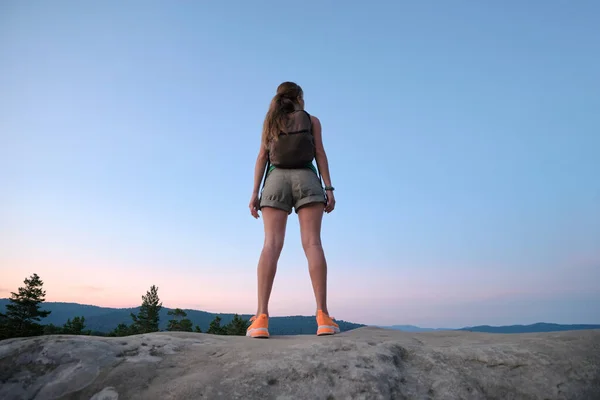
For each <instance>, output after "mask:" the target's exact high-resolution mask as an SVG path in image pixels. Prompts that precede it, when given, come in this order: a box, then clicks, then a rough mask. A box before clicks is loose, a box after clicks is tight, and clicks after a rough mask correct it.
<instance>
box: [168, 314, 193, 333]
mask: <svg viewBox="0 0 600 400" xmlns="http://www.w3.org/2000/svg"><path fill="white" fill-rule="evenodd" d="M167 314H168V315H173V316H174V317H175V318H174V319H171V320H170V321H169V326H168V327H167V330H168V331H184V332H191V331H192V321H190V320H189V319H187V318H185V317H187V313H186V312H185V311H183V310H182V309H181V308H176V309H175V310H169V312H168V313H167ZM178 318H181V319H178Z"/></svg>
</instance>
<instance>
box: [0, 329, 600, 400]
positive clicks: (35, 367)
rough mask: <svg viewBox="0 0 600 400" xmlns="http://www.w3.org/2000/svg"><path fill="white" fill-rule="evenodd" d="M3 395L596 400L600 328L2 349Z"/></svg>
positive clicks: (29, 342)
mask: <svg viewBox="0 0 600 400" xmlns="http://www.w3.org/2000/svg"><path fill="white" fill-rule="evenodd" d="M0 385H1V386H0V398H1V399H5V400H12V399H15V400H16V399H86V400H87V399H93V400H115V399H144V400H148V399H161V400H162V399H261V400H267V399H280V400H283V399H311V400H313V399H323V400H326V399H327V400H333V399H502V400H506V399H541V400H542V399H584V400H585V399H590V400H593V399H600V330H589V331H569V332H560V333H537V334H513V335H502V334H485V333H473V332H459V331H442V332H425V333H408V332H399V331H391V330H385V329H377V328H360V329H356V330H354V331H349V332H344V333H342V334H340V335H336V336H330V337H316V336H312V335H310V336H280V337H276V336H273V337H271V338H270V339H268V340H265V339H248V338H245V337H232V336H213V335H208V334H202V333H183V332H169V333H167V332H161V333H153V334H146V335H137V336H130V337H123V338H104V337H90V336H61V335H59V336H42V337H35V338H26V339H10V340H4V341H2V342H0Z"/></svg>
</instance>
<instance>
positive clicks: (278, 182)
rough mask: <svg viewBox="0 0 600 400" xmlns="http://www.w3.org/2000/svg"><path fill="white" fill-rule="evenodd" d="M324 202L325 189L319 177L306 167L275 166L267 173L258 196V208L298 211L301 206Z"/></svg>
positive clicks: (289, 211) (288, 211) (289, 212)
mask: <svg viewBox="0 0 600 400" xmlns="http://www.w3.org/2000/svg"><path fill="white" fill-rule="evenodd" d="M312 203H325V190H324V189H323V187H322V186H321V182H320V181H319V177H318V176H317V174H315V172H314V171H313V170H311V169H308V168H290V169H288V168H275V169H274V170H273V171H271V172H269V174H268V175H267V181H266V182H265V187H264V189H263V192H262V195H261V197H260V208H262V207H274V208H279V209H281V210H284V211H287V213H288V214H291V213H292V208H294V209H295V211H296V213H298V209H299V208H300V207H302V206H305V205H307V204H312Z"/></svg>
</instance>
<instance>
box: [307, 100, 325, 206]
mask: <svg viewBox="0 0 600 400" xmlns="http://www.w3.org/2000/svg"><path fill="white" fill-rule="evenodd" d="M302 111H304V112H305V113H306V115H308V123H309V124H310V128H309V129H310V134H311V135H312V136H313V139H314V137H315V136H314V135H313V129H312V119H311V116H310V114H309V113H308V112H307V111H306V110H302ZM313 145H314V146H315V155H316V154H317V145H316V144H315V143H314V140H313ZM315 165H316V167H317V176H318V177H319V183H320V184H321V187H323V179H322V178H321V171H320V170H319V163H318V162H317V160H316V158H315ZM323 192H324V193H325V202H327V192H326V191H325V190H323Z"/></svg>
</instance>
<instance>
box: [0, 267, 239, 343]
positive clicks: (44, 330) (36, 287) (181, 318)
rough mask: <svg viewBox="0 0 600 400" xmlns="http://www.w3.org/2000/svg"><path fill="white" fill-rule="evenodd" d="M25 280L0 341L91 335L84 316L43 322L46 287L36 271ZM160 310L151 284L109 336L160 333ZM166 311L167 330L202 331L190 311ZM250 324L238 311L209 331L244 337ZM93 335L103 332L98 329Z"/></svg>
mask: <svg viewBox="0 0 600 400" xmlns="http://www.w3.org/2000/svg"><path fill="white" fill-rule="evenodd" d="M23 282H24V284H25V286H23V287H19V289H18V290H17V292H16V293H15V292H11V297H10V298H9V303H8V304H7V305H6V310H5V311H6V313H5V314H3V313H0V340H2V339H8V338H13V337H29V336H40V335H55V334H68V335H92V331H90V330H89V329H86V325H85V317H84V316H75V317H74V318H73V319H71V318H69V319H67V322H65V324H64V325H63V326H56V325H54V324H42V323H41V320H42V319H44V318H46V317H47V316H48V315H50V313H51V311H48V310H43V309H42V304H43V303H44V301H45V296H46V291H45V290H44V289H43V284H44V283H43V281H42V280H41V279H40V277H39V276H38V275H37V274H35V273H34V274H33V275H31V276H30V277H28V278H25V280H24V281H23ZM161 309H162V302H161V301H160V298H159V297H158V288H157V287H156V286H155V285H152V286H151V287H150V289H149V290H148V291H147V292H146V294H145V295H144V296H142V304H141V306H140V309H139V311H138V313H137V314H134V313H130V316H131V320H132V321H131V323H130V324H129V325H128V324H125V323H121V324H119V325H118V326H117V327H116V328H115V329H113V330H112V331H111V332H109V333H108V334H106V336H129V335H137V334H142V333H151V332H158V331H159V322H160V317H159V312H160V310H161ZM167 314H168V315H169V316H171V317H172V319H170V320H169V323H168V326H167V329H166V330H167V331H181V332H196V333H202V330H201V329H200V327H199V326H198V325H196V326H195V327H194V326H193V323H192V321H191V320H190V319H188V318H187V313H186V312H185V311H183V310H182V309H180V308H176V309H174V310H169V312H168V313H167ZM248 326H249V321H248V320H245V319H243V318H241V317H240V316H239V315H238V314H235V315H234V317H233V319H232V320H231V321H230V322H229V323H228V324H226V325H224V326H221V317H219V316H215V318H214V319H213V320H212V321H211V323H210V325H209V327H208V330H207V331H206V333H210V334H215V335H237V336H244V335H245V334H246V329H247V328H248ZM93 334H95V335H97V334H100V335H102V334H101V333H99V332H94V333H93Z"/></svg>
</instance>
